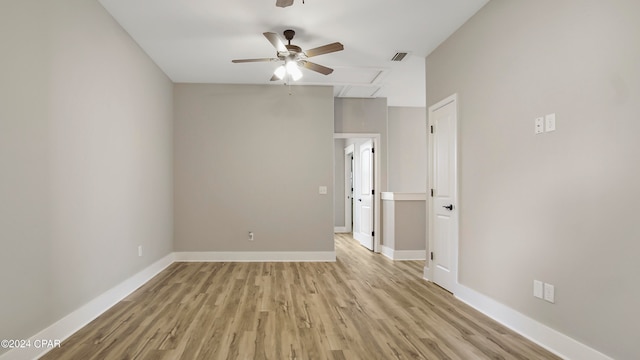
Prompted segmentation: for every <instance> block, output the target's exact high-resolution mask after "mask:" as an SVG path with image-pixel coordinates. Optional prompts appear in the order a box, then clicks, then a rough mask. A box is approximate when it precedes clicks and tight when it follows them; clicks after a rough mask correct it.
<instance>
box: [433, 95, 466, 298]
mask: <svg viewBox="0 0 640 360" xmlns="http://www.w3.org/2000/svg"><path fill="white" fill-rule="evenodd" d="M452 102H453V103H454V110H453V111H454V116H455V121H454V129H453V132H454V134H455V136H454V137H453V142H454V145H453V148H454V153H453V163H454V170H455V176H454V179H453V182H454V183H453V184H452V186H451V189H453V190H452V191H453V205H454V206H455V208H456V211H454V212H453V214H452V215H451V216H452V221H453V223H454V229H453V234H452V236H451V237H452V242H453V243H452V244H451V251H452V253H453V254H452V256H453V261H452V269H451V272H452V273H453V278H454V284H453V288H452V289H447V290H449V291H451V292H452V293H454V294H455V293H456V291H457V288H458V284H459V282H458V254H459V253H458V235H459V228H460V222H459V214H460V211H459V209H460V208H459V206H458V205H459V203H460V198H459V189H458V186H459V183H460V182H459V179H458V177H459V169H458V152H459V150H458V143H459V141H458V139H459V134H458V127H459V118H458V113H459V111H458V94H457V93H456V94H453V95H451V96H448V97H446V98H445V99H443V100H441V101H438V102H437V103H435V104H433V105H431V106H429V109H428V111H427V137H428V139H429V145H428V149H429V150H428V151H429V153H428V156H427V158H428V168H427V169H428V172H429V173H428V176H427V179H428V182H427V191H431V189H434V181H435V179H434V171H435V169H434V159H433V155H434V153H435V151H434V141H433V134H431V132H430V127H431V125H433V123H432V114H433V113H434V112H435V111H436V110H439V109H440V108H442V107H444V106H446V105H449V104H450V103H452ZM427 210H428V211H427V212H428V215H427V224H428V239H429V240H428V244H427V246H428V249H429V253H428V254H427V266H428V268H427V269H425V275H427V277H426V278H427V279H428V280H430V281H433V278H434V276H433V275H434V270H435V269H434V264H433V260H431V256H430V254H431V252H432V251H433V247H434V243H435V234H434V224H435V209H434V201H433V197H431V196H428V209H427Z"/></svg>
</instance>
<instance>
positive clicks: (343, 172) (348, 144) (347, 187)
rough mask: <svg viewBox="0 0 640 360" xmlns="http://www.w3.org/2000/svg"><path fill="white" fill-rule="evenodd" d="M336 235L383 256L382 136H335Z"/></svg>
mask: <svg viewBox="0 0 640 360" xmlns="http://www.w3.org/2000/svg"><path fill="white" fill-rule="evenodd" d="M334 141H335V146H334V149H335V153H336V154H335V157H334V159H335V166H334V180H335V189H336V191H335V197H334V215H335V216H334V219H335V220H334V221H335V232H336V233H351V234H352V236H353V238H354V239H356V240H357V241H358V242H359V243H360V244H361V245H362V246H363V247H365V248H367V249H369V250H371V251H374V252H377V253H379V252H380V248H381V245H380V240H379V239H380V192H379V191H378V190H377V189H378V188H379V186H378V184H379V179H380V167H379V166H378V164H379V161H380V154H379V151H376V148H378V146H379V144H380V134H334Z"/></svg>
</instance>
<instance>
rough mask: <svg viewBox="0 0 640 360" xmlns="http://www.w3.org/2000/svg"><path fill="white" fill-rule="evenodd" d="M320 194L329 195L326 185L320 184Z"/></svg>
mask: <svg viewBox="0 0 640 360" xmlns="http://www.w3.org/2000/svg"><path fill="white" fill-rule="evenodd" d="M318 194H320V195H327V187H326V186H320V187H319V188H318Z"/></svg>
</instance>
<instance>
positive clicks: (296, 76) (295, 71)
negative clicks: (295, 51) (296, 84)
mask: <svg viewBox="0 0 640 360" xmlns="http://www.w3.org/2000/svg"><path fill="white" fill-rule="evenodd" d="M287 73H289V75H291V78H292V79H293V81H298V80H300V79H301V78H302V71H300V68H299V67H298V63H296V62H295V61H289V62H287Z"/></svg>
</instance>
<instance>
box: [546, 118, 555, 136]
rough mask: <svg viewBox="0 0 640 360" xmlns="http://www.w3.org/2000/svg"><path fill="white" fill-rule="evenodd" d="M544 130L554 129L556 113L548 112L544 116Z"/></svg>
mask: <svg viewBox="0 0 640 360" xmlns="http://www.w3.org/2000/svg"><path fill="white" fill-rule="evenodd" d="M544 131H546V132H550V131H556V114H548V115H546V116H545V117H544Z"/></svg>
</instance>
